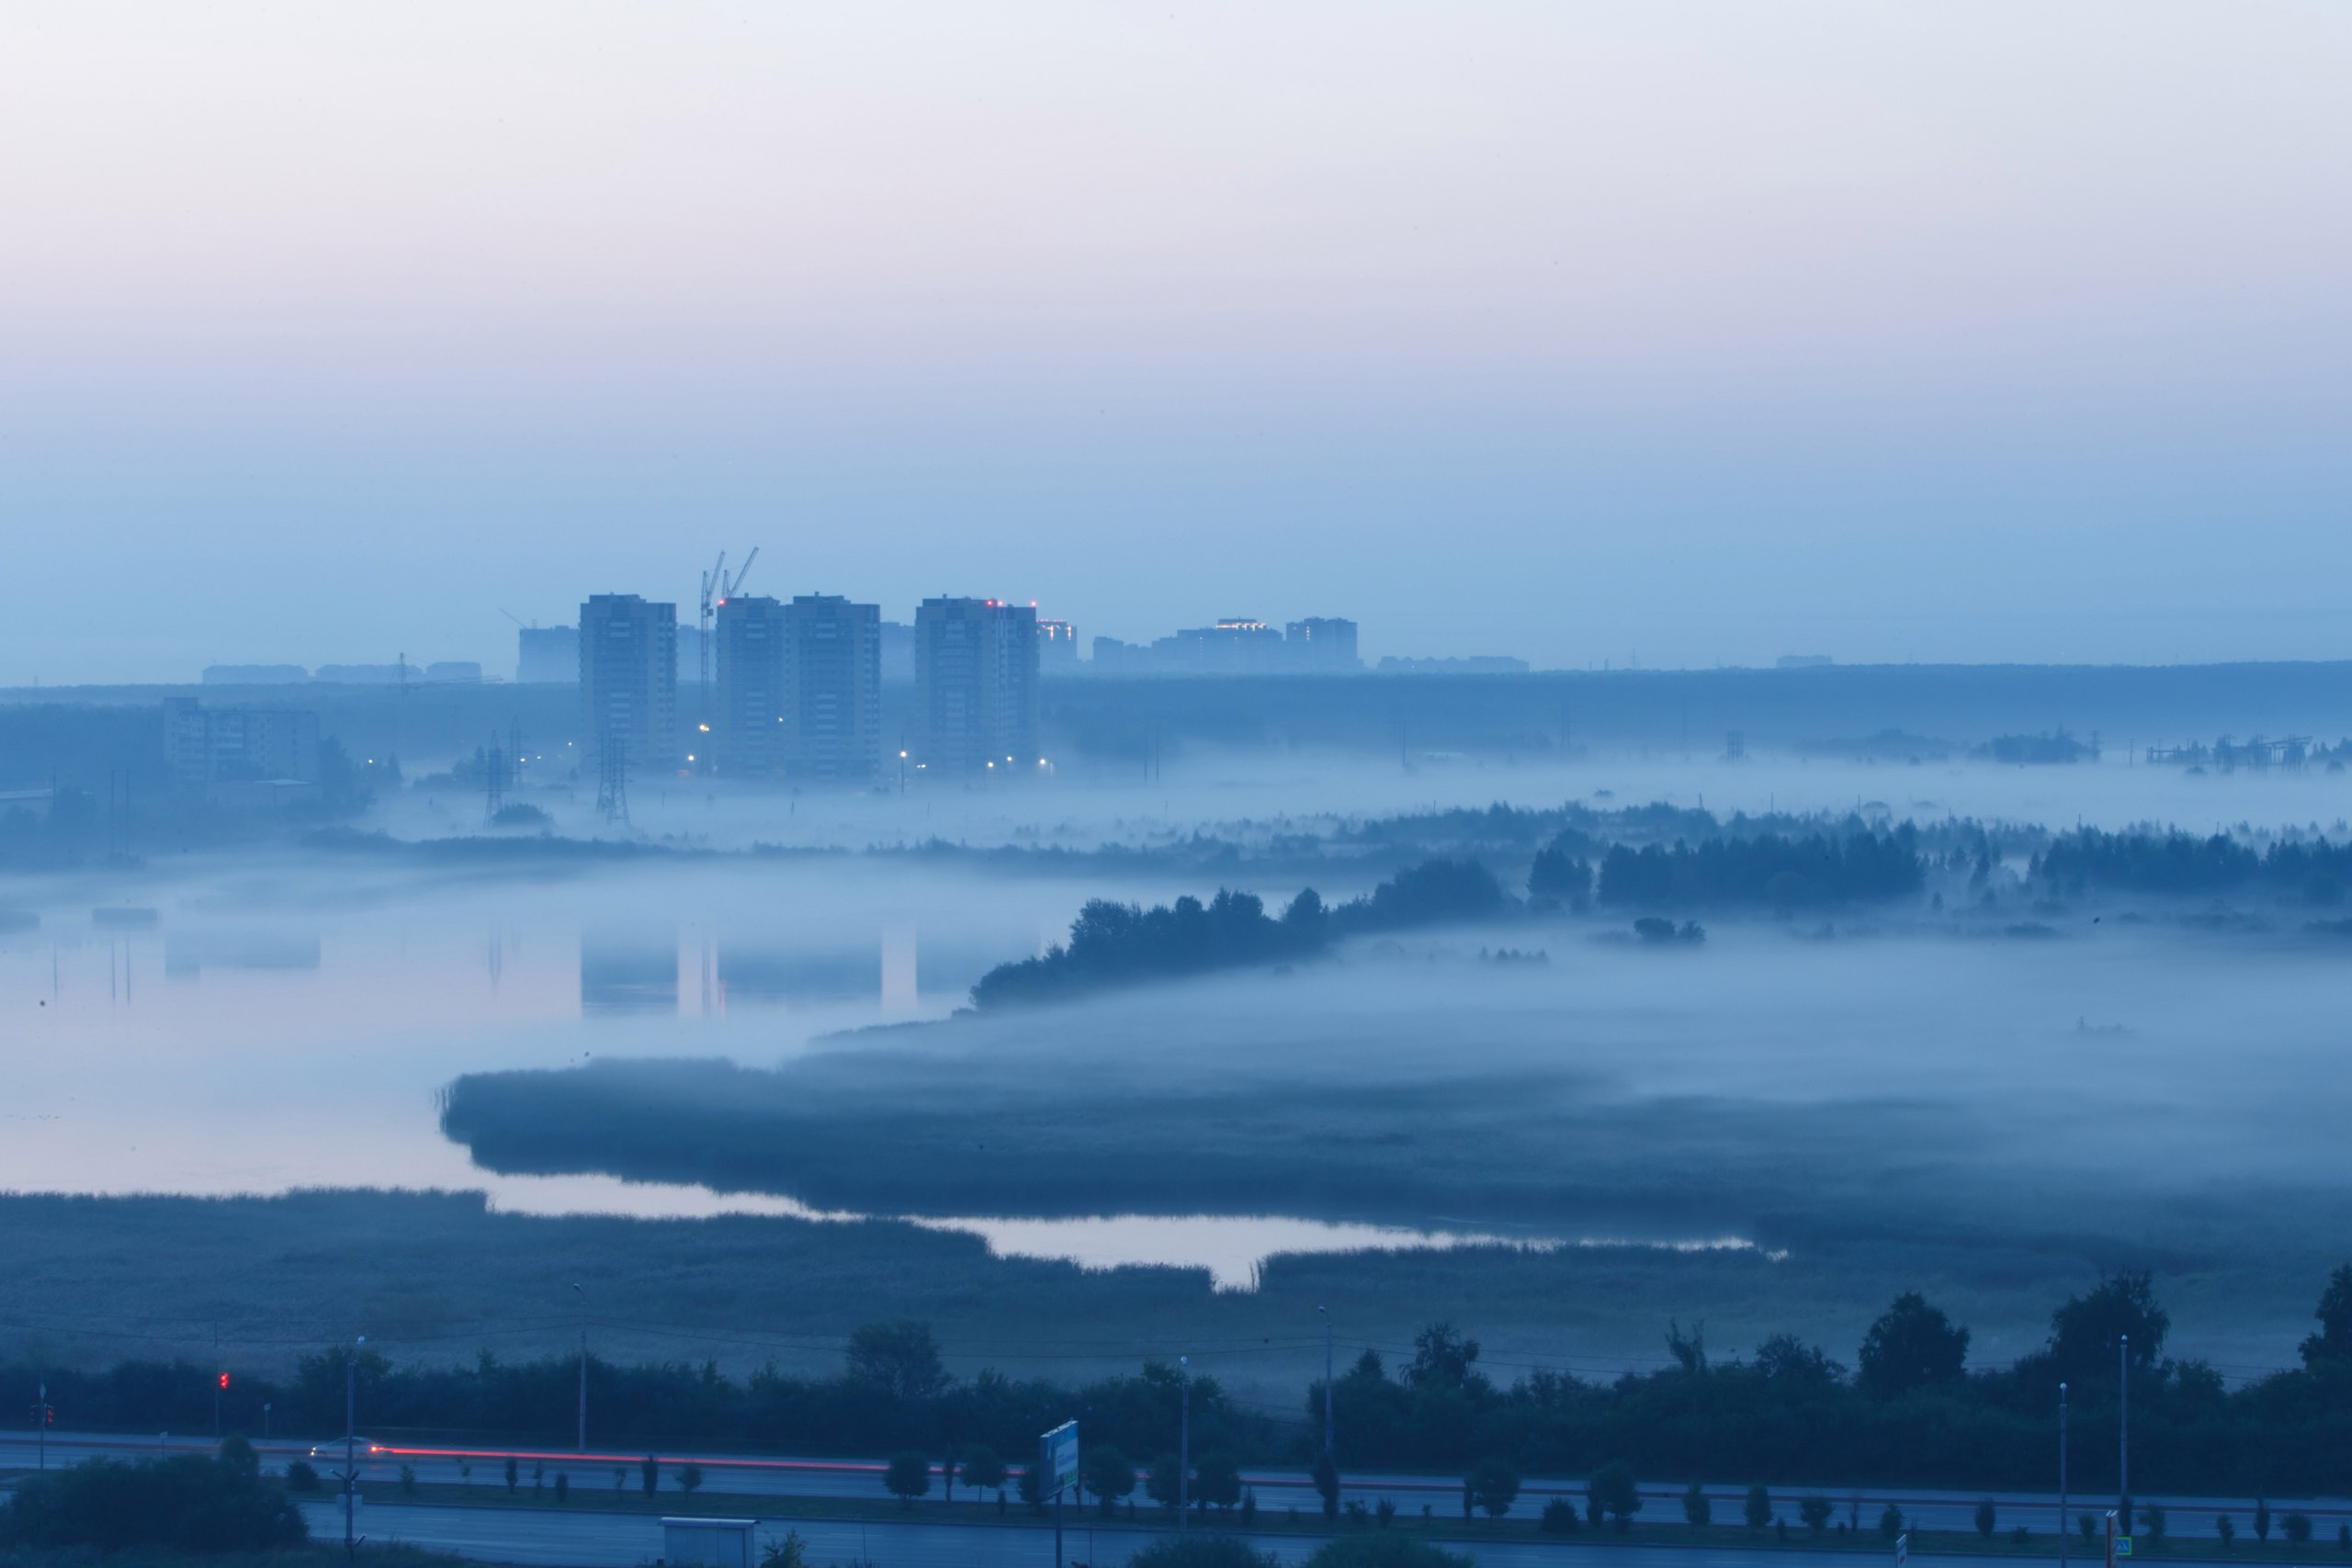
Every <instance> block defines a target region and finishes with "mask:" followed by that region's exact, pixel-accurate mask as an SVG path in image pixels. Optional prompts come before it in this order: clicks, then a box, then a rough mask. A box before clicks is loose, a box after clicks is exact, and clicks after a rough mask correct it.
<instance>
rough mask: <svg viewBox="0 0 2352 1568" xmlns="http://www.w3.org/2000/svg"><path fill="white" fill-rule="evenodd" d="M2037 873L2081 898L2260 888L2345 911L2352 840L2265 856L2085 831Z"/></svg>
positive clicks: (2205, 843) (2278, 847) (2228, 843)
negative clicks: (2103, 892)
mask: <svg viewBox="0 0 2352 1568" xmlns="http://www.w3.org/2000/svg"><path fill="white" fill-rule="evenodd" d="M2032 874H2033V876H2034V877H2035V878H2036V879H2038V880H2040V881H2041V882H2045V883H2047V884H2049V885H2051V886H2052V887H2053V888H2056V889H2058V890H2060V891H2064V892H2069V893H2075V894H2077V895H2079V894H2081V893H2085V892H2088V891H2089V890H2090V889H2092V888H2094V887H2099V888H2111V889H2116V890H2120V891H2124V892H2132V893H2155V894H2179V895H2197V894H2210V893H2231V892H2237V891H2241V890H2247V889H2252V890H2257V891H2265V892H2274V893H2278V894H2282V895H2287V896H2290V897H2300V898H2301V899H2303V900H2305V901H2307V902H2310V903H2313V904H2340V903H2342V902H2343V901H2344V896H2345V887H2346V884H2347V883H2352V840H2347V841H2346V842H2345V843H2340V844H2338V843H2331V842H2329V841H2328V840H2326V839H2324V838H2321V839H2310V840H2302V839H2279V840H2273V841H2272V842H2271V843H2270V844H2269V845H2267V847H2265V848H2264V849H2261V850H2258V851H2257V850H2256V849H2255V848H2254V847H2253V846H2252V845H2250V844H2245V843H2243V842H2241V841H2239V840H2236V839H2233V838H2231V837H2230V836H2229V835H2227V834H2224V833H2214V834H2211V835H2210V836H2209V837H2206V838H2202V839H2199V838H2196V837H2194V836H2192V835H2190V834H2188V833H2182V832H2178V831H2171V832H2163V833H2157V832H2152V831H2147V830H2140V831H2134V832H2129V833H2109V832H2103V831H2101V830H2100V829H2097V828H2080V829H2075V831H2074V832H2071V833H2067V834H2064V835H2062V836H2060V837H2059V838H2058V839H2057V840H2055V841H2053V842H2052V844H2051V845H2050V847H2049V848H2048V849H2046V850H2043V851H2042V852H2041V853H2039V854H2037V855H2036V856H2035V857H2034V859H2033V863H2032Z"/></svg>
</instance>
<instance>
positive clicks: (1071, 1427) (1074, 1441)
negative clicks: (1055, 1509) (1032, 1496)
mask: <svg viewBox="0 0 2352 1568" xmlns="http://www.w3.org/2000/svg"><path fill="white" fill-rule="evenodd" d="M1077 1484H1078V1423H1077V1422H1075V1421H1065V1422H1063V1423H1062V1424H1061V1425H1060V1426H1058V1427H1055V1428H1054V1429H1053V1430H1052V1431H1050V1432H1048V1433H1046V1435H1045V1436H1044V1437H1042V1438H1038V1439H1037V1495H1038V1496H1039V1497H1051V1496H1053V1495H1056V1494H1057V1493H1060V1492H1063V1491H1066V1490H1068V1489H1069V1488H1070V1487H1073V1486H1075V1485H1077Z"/></svg>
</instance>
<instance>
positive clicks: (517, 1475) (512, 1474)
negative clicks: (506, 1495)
mask: <svg viewBox="0 0 2352 1568" xmlns="http://www.w3.org/2000/svg"><path fill="white" fill-rule="evenodd" d="M522 1484H523V1467H522V1466H521V1465H519V1464H516V1463H515V1461H513V1460H511V1459H510V1460H508V1461H506V1490H507V1491H509V1492H512V1491H514V1490H515V1488H516V1487H518V1486H520V1485H522Z"/></svg>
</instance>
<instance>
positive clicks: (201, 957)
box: [164, 931, 319, 980]
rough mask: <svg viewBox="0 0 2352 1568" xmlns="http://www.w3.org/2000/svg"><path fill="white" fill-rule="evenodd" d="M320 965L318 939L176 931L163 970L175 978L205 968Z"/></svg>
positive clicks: (263, 933)
mask: <svg viewBox="0 0 2352 1568" xmlns="http://www.w3.org/2000/svg"><path fill="white" fill-rule="evenodd" d="M318 966H319V939H318V937H317V936H315V935H295V934H292V933H288V932H280V931H174V932H172V933H171V934H170V935H169V936H167V937H165V938H164V974H165V975H166V976H170V977H171V978H173V979H175V980H185V979H189V978H192V977H194V976H196V975H198V974H199V973H201V972H202V971H204V970H206V969H283V970H305V969H316V968H317V967H318Z"/></svg>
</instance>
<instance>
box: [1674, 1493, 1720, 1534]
mask: <svg viewBox="0 0 2352 1568" xmlns="http://www.w3.org/2000/svg"><path fill="white" fill-rule="evenodd" d="M1682 1517H1683V1518H1685V1519H1686V1520H1688V1521H1689V1522H1690V1525H1691V1529H1705V1528H1706V1527H1707V1526H1709V1525H1711V1524H1713V1523H1714V1522H1715V1506H1714V1505H1713V1503H1711V1502H1709V1501H1708V1500H1707V1489H1706V1488H1705V1487H1703V1486H1702V1485H1700V1484H1699V1483H1697V1482H1695V1481H1694V1482H1692V1483H1691V1484H1690V1485H1689V1486H1687V1487H1685V1488H1683V1491H1682Z"/></svg>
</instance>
